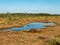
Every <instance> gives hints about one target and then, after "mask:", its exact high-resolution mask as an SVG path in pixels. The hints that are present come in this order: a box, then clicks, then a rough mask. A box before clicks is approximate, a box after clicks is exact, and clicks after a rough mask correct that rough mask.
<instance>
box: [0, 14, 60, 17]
mask: <svg viewBox="0 0 60 45" xmlns="http://www.w3.org/2000/svg"><path fill="white" fill-rule="evenodd" d="M9 16H60V14H48V13H35V14H34V13H6V14H0V17H9Z"/></svg>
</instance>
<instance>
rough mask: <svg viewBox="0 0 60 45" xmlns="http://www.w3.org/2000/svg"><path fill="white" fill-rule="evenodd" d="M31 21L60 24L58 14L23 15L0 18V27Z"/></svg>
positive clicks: (15, 25) (21, 24)
mask: <svg viewBox="0 0 60 45" xmlns="http://www.w3.org/2000/svg"><path fill="white" fill-rule="evenodd" d="M31 22H53V23H56V24H58V25H60V16H24V17H19V16H16V17H13V16H11V17H10V18H9V17H5V18H0V29H1V28H11V27H17V26H24V25H26V24H27V23H31Z"/></svg>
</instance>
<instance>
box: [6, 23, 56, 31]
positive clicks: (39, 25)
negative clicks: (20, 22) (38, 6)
mask: <svg viewBox="0 0 60 45" xmlns="http://www.w3.org/2000/svg"><path fill="white" fill-rule="evenodd" d="M52 25H55V24H54V23H40V22H33V23H29V24H26V25H24V26H23V27H13V28H9V29H6V30H16V31H18V30H30V29H32V28H34V29H41V28H44V27H45V26H52Z"/></svg>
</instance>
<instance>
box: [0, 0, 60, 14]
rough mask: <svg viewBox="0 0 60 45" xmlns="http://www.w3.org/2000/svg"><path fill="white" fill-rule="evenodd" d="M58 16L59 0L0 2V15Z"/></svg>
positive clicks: (1, 0) (12, 0)
mask: <svg viewBox="0 0 60 45" xmlns="http://www.w3.org/2000/svg"><path fill="white" fill-rule="evenodd" d="M7 12H10V13H52V14H60V0H0V13H7Z"/></svg>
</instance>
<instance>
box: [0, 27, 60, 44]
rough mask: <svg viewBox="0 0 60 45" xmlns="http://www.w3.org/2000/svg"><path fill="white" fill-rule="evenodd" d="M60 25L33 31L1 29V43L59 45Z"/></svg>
mask: <svg viewBox="0 0 60 45" xmlns="http://www.w3.org/2000/svg"><path fill="white" fill-rule="evenodd" d="M59 40H60V26H53V27H45V28H43V29H41V30H38V31H36V30H35V32H34V30H33V31H32V30H31V31H27V30H26V31H0V45H57V44H56V41H57V42H58V43H60V41H59Z"/></svg>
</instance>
